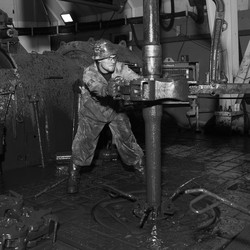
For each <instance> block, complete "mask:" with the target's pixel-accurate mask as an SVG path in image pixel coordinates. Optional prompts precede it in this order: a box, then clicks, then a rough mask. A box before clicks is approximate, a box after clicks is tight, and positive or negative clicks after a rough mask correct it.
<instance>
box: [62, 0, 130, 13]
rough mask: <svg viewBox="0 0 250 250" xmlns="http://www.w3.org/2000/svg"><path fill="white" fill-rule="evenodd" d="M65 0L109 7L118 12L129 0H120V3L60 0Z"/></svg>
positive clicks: (72, 0)
mask: <svg viewBox="0 0 250 250" xmlns="http://www.w3.org/2000/svg"><path fill="white" fill-rule="evenodd" d="M60 1H63V2H70V3H76V4H84V5H89V6H94V7H97V8H102V9H108V10H113V11H117V12H121V11H122V10H123V9H124V7H125V4H126V2H127V0H119V1H118V2H119V3H118V4H105V3H100V2H95V1H93V0H92V1H87V0H60Z"/></svg>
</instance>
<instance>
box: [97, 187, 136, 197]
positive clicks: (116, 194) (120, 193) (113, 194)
mask: <svg viewBox="0 0 250 250" xmlns="http://www.w3.org/2000/svg"><path fill="white" fill-rule="evenodd" d="M102 186H103V189H104V190H105V191H108V192H109V195H110V196H111V197H112V198H120V197H121V198H125V199H127V200H130V201H137V200H138V198H137V197H135V196H134V195H132V194H129V193H125V192H123V191H121V190H118V189H116V188H114V187H112V186H109V185H107V184H102Z"/></svg>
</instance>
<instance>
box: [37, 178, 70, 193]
mask: <svg viewBox="0 0 250 250" xmlns="http://www.w3.org/2000/svg"><path fill="white" fill-rule="evenodd" d="M66 180H68V176H67V177H65V178H63V179H61V180H59V181H57V182H56V183H54V184H52V185H49V186H47V187H46V188H44V189H43V190H42V191H40V192H39V193H37V194H35V195H34V197H35V198H38V197H39V196H41V195H42V194H44V193H46V192H48V191H49V190H51V189H53V188H55V187H57V186H58V185H60V184H61V183H63V182H65V181H66Z"/></svg>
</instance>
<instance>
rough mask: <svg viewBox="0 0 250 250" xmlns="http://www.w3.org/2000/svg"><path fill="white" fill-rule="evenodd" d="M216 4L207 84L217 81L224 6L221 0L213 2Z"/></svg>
mask: <svg viewBox="0 0 250 250" xmlns="http://www.w3.org/2000/svg"><path fill="white" fill-rule="evenodd" d="M213 1H214V2H215V4H216V14H215V20H214V29H213V37H212V45H211V53H210V61H209V82H210V83H213V82H217V81H218V76H219V74H218V62H219V46H220V37H221V32H222V28H223V24H224V17H225V4H224V1H223V0H213Z"/></svg>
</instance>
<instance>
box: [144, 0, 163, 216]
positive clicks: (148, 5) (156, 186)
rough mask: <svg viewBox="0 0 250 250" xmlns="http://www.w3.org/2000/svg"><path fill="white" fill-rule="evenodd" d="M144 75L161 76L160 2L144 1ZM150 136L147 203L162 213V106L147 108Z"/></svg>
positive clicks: (147, 167)
mask: <svg viewBox="0 0 250 250" xmlns="http://www.w3.org/2000/svg"><path fill="white" fill-rule="evenodd" d="M143 12H144V15H143V27H144V32H143V34H144V37H143V38H144V45H143V72H142V73H143V76H144V77H147V78H149V79H154V78H158V77H161V74H162V73H161V69H162V67H161V64H162V52H161V45H160V30H159V0H144V1H143ZM143 117H144V121H145V137H146V139H145V140H146V174H147V203H148V205H149V206H150V207H153V208H154V209H153V210H154V214H156V215H157V214H158V213H159V211H160V206H161V118H162V105H159V104H157V103H152V105H151V106H149V107H147V108H145V109H143Z"/></svg>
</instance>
